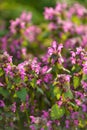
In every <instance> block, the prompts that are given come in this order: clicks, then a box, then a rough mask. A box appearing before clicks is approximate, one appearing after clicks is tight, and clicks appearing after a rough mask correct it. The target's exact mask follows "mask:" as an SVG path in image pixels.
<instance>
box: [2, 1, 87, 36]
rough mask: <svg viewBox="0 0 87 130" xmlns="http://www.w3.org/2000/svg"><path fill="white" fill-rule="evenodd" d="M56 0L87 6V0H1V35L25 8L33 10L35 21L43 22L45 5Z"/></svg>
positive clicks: (54, 2)
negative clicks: (11, 20)
mask: <svg viewBox="0 0 87 130" xmlns="http://www.w3.org/2000/svg"><path fill="white" fill-rule="evenodd" d="M56 2H67V3H68V4H72V3H73V2H80V3H81V4H83V5H85V6H87V0H0V35H3V34H4V33H6V31H7V30H8V26H9V20H10V19H15V18H16V17H18V16H19V15H20V14H21V12H22V11H24V10H27V11H31V12H32V14H33V23H35V24H39V23H41V22H43V21H44V18H43V11H44V7H46V6H48V7H49V6H55V4H56ZM4 28H5V29H4Z"/></svg>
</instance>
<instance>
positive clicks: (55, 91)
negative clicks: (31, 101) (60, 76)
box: [53, 87, 61, 99]
mask: <svg viewBox="0 0 87 130" xmlns="http://www.w3.org/2000/svg"><path fill="white" fill-rule="evenodd" d="M53 93H54V96H56V98H57V99H59V98H60V96H61V90H60V88H59V87H55V88H54V90H53Z"/></svg>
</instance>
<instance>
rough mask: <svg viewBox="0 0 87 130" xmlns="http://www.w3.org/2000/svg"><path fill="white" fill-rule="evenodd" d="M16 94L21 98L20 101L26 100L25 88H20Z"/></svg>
mask: <svg viewBox="0 0 87 130" xmlns="http://www.w3.org/2000/svg"><path fill="white" fill-rule="evenodd" d="M16 95H17V97H18V98H20V99H21V101H25V100H26V96H27V90H26V88H22V89H21V90H19V91H17V92H16Z"/></svg>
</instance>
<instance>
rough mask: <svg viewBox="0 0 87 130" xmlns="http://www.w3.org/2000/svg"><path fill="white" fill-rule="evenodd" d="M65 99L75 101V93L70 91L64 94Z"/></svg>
mask: <svg viewBox="0 0 87 130" xmlns="http://www.w3.org/2000/svg"><path fill="white" fill-rule="evenodd" d="M64 96H65V98H70V99H73V93H72V92H71V90H68V91H67V92H66V93H64Z"/></svg>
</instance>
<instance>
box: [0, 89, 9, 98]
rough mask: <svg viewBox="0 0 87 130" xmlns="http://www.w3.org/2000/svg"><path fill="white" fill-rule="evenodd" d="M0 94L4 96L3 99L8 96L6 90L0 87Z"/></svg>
mask: <svg viewBox="0 0 87 130" xmlns="http://www.w3.org/2000/svg"><path fill="white" fill-rule="evenodd" d="M0 94H1V95H2V96H4V97H5V98H7V97H8V95H9V92H8V90H6V89H4V88H1V87H0Z"/></svg>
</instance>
